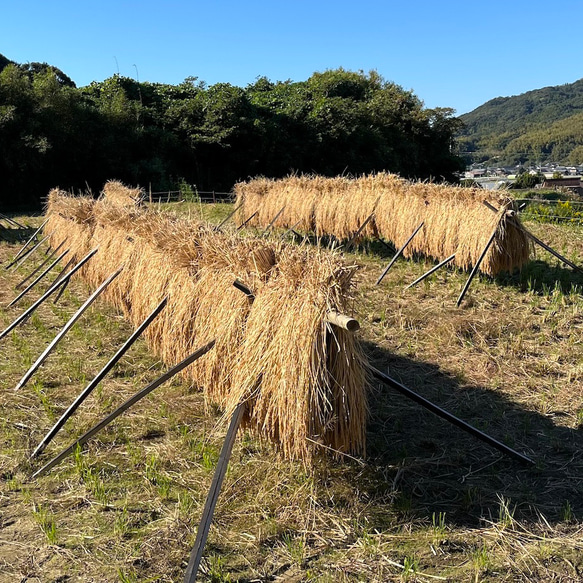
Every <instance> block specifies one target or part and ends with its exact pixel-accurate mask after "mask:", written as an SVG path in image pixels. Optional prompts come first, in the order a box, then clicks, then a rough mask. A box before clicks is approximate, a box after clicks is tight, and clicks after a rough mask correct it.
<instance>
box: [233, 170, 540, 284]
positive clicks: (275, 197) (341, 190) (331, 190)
mask: <svg viewBox="0 0 583 583" xmlns="http://www.w3.org/2000/svg"><path fill="white" fill-rule="evenodd" d="M235 192H236V195H237V203H238V204H242V205H243V207H242V211H241V215H240V216H241V218H242V220H243V217H249V216H250V215H252V214H253V213H255V212H257V214H256V215H255V217H254V218H253V219H252V220H251V221H250V224H251V225H257V226H261V227H265V226H267V225H268V224H269V223H270V222H271V221H272V219H273V218H274V217H275V216H276V214H277V213H278V212H279V211H280V210H281V209H282V208H283V209H284V210H283V212H282V213H281V215H279V217H278V218H277V220H276V222H275V225H276V226H279V227H285V228H290V227H294V226H296V228H297V229H300V230H301V229H303V230H304V231H313V232H315V234H316V236H318V237H321V236H325V235H328V236H334V237H336V238H337V239H340V240H346V239H350V238H352V237H353V236H354V235H356V233H357V232H358V230H359V228H360V226H361V225H362V224H363V223H364V222H365V220H366V219H367V218H368V217H369V216H370V215H371V214H372V213H373V212H374V217H373V219H372V220H371V221H370V222H369V223H368V224H367V225H366V227H365V229H364V230H363V232H362V234H361V236H363V237H367V236H368V237H371V236H378V237H382V238H384V239H386V240H387V241H390V242H392V243H393V244H394V245H395V246H396V247H397V248H399V247H401V246H402V245H403V244H404V243H405V241H406V240H407V239H408V238H409V236H410V235H411V234H412V233H413V231H414V230H415V228H416V227H417V226H418V225H420V224H421V222H423V223H424V224H423V228H422V229H421V231H420V232H419V234H418V235H417V236H416V237H415V238H414V239H413V240H412V241H411V243H410V244H409V245H408V246H407V248H406V249H405V251H404V256H405V257H412V256H415V255H421V256H425V257H432V258H434V259H437V260H440V261H441V260H443V259H445V258H447V257H449V256H450V255H453V254H455V258H454V260H453V264H454V265H456V266H457V267H459V268H461V269H464V270H468V269H470V268H471V267H472V266H474V265H475V264H476V262H477V261H478V258H479V256H480V254H481V252H482V251H483V249H484V248H485V246H486V244H487V242H488V240H489V238H490V236H491V234H492V233H493V232H494V230H496V236H495V238H494V241H493V244H492V246H491V247H490V249H489V251H488V253H487V254H486V256H485V257H484V260H483V262H482V263H481V265H480V270H481V272H482V273H485V274H488V275H496V274H498V273H500V272H503V271H512V270H513V269H515V268H519V267H522V266H523V265H524V264H525V263H526V262H527V261H528V258H529V249H530V246H529V242H528V239H527V238H526V236H525V235H524V234H523V233H522V232H521V231H520V230H519V229H517V228H516V227H514V226H513V224H512V221H510V220H509V219H508V216H507V215H506V214H505V210H507V209H508V208H509V204H510V202H511V199H510V198H509V197H508V196H505V195H504V193H498V192H496V193H493V192H487V191H484V190H483V189H469V188H461V187H454V186H445V185H438V184H431V183H423V182H419V183H410V182H407V181H406V180H403V179H401V178H399V177H397V176H394V175H391V174H382V173H381V174H376V175H371V176H363V177H361V178H356V179H349V178H344V177H339V178H324V177H320V176H315V177H309V176H292V177H289V178H286V179H282V180H269V179H266V178H260V179H255V180H250V181H249V182H245V183H239V184H237V185H236V186H235ZM484 200H488V202H490V203H491V204H493V205H494V206H495V207H496V208H498V209H500V212H499V214H498V215H496V214H495V213H493V212H492V211H491V210H489V209H488V208H487V207H486V206H485V205H484V204H483V201H484Z"/></svg>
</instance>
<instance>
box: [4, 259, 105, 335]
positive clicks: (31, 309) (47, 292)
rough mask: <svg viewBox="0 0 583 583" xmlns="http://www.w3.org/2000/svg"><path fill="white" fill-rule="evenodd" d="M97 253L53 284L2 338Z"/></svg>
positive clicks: (5, 331) (11, 325) (82, 260)
mask: <svg viewBox="0 0 583 583" xmlns="http://www.w3.org/2000/svg"><path fill="white" fill-rule="evenodd" d="M96 253H97V248H95V249H93V251H90V252H89V253H88V254H87V255H86V256H85V257H83V259H81V261H79V263H77V265H75V267H73V269H72V270H71V271H70V272H69V273H68V274H67V275H65V277H63V279H61V280H60V281H58V282H57V283H53V285H51V287H50V288H49V289H48V290H47V291H46V292H45V293H44V294H43V295H42V296H41V297H40V298H39V299H38V300H37V301H36V302H34V304H32V306H30V308H28V309H27V310H25V311H24V312H23V313H22V314H20V316H18V318H16V320H14V322H12V324H10V326H8V328H6V329H5V330H3V331H2V332H0V338H4V336H6V335H7V334H8V333H9V332H11V331H12V330H14V328H16V326H18V325H19V324H21V323H22V322H24V320H26V319H27V318H28V317H29V316H30V315H31V314H32V313H33V312H34V311H35V310H36V309H37V308H38V307H39V306H40V305H41V304H42V303H43V302H44V301H45V300H46V299H47V298H48V297H50V296H51V295H52V294H53V293H54V292H55V291H56V290H57V289H59V287H60V286H62V285H63V284H64V283H65V282H67V281H69V279H71V277H72V276H73V275H74V274H75V273H76V272H77V271H79V269H81V268H82V267H83V265H85V263H87V261H89V260H90V259H91V258H92V257H93V256H94V255H95V254H96Z"/></svg>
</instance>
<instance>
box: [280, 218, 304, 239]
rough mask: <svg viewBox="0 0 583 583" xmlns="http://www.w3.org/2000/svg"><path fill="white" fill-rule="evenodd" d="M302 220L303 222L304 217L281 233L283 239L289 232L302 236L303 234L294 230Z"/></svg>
mask: <svg viewBox="0 0 583 583" xmlns="http://www.w3.org/2000/svg"><path fill="white" fill-rule="evenodd" d="M301 222H302V219H300V220H299V221H298V222H297V223H294V224H293V225H292V226H291V227H290V228H289V229H287V230H286V231H284V232H283V233H282V234H281V237H280V239H281V240H282V241H283V240H284V238H285V236H286V235H287V234H288V233H293V234H294V235H296V236H298V237H301V235H300V234H299V233H298V232H297V231H294V229H295V228H296V227H297V226H298V225H299V224H300V223H301Z"/></svg>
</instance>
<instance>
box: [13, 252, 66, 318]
mask: <svg viewBox="0 0 583 583" xmlns="http://www.w3.org/2000/svg"><path fill="white" fill-rule="evenodd" d="M67 253H69V249H67V250H66V251H63V253H61V255H59V256H58V257H57V258H56V259H55V260H54V261H53V262H52V263H51V264H50V265H49V266H48V267H47V268H46V269H45V270H44V271H43V272H42V273H41V274H40V275H39V276H38V277H37V278H36V279H35V280H34V281H33V282H31V283H30V284H29V285H28V287H26V288H25V289H24V290H22V291H21V292H20V293H19V294H18V295H17V296H16V297H15V298H14V299H13V300H12V301H11V302H10V303H9V304H8V307H10V306H13V305H14V304H15V303H16V302H17V301H18V300H20V298H22V297H23V296H25V295H26V294H27V293H28V292H29V291H30V290H31V289H32V288H33V287H34V286H35V285H36V284H37V283H38V282H39V281H40V280H41V279H42V278H43V277H44V276H45V275H46V274H47V273H49V272H50V271H51V269H52V268H53V267H54V266H55V265H56V264H57V263H58V262H59V261H61V259H63V257H65V255H67Z"/></svg>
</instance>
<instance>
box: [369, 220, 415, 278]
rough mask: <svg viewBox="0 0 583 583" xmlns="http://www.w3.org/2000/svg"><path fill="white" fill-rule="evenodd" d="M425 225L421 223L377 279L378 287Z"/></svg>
mask: <svg viewBox="0 0 583 583" xmlns="http://www.w3.org/2000/svg"><path fill="white" fill-rule="evenodd" d="M424 223H425V221H421V224H420V225H419V226H418V227H417V228H416V229H415V230H414V231H413V233H412V234H411V236H410V237H409V238H408V239H407V240H406V241H405V244H404V245H403V246H402V247H401V248H400V249H399V250H398V251H397V252H396V253H395V255H394V257H393V258H392V259H391V262H390V263H389V264H388V265H387V267H386V268H385V270H384V271H383V272H382V273H381V275H380V277H379V278H378V279H377V282H376V285H379V284H380V283H381V281H383V279H384V278H385V275H387V273H389V269H391V267H392V266H393V263H395V261H397V259H398V258H399V257H400V256H401V254H402V253H403V251H405V248H406V247H407V245H409V243H411V241H412V240H413V237H414V236H415V235H416V234H417V233H418V232H419V231H420V230H421V227H422V226H423V224H424Z"/></svg>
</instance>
